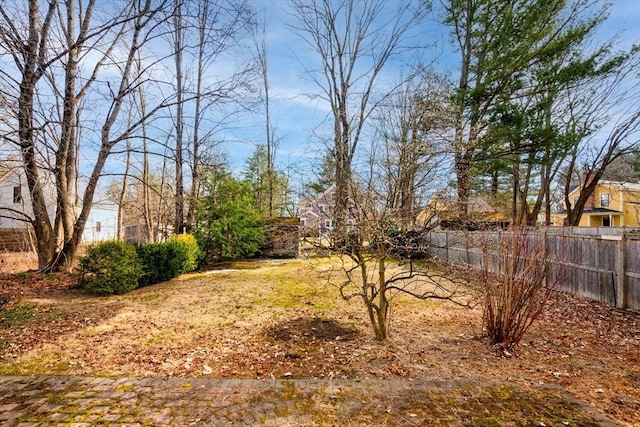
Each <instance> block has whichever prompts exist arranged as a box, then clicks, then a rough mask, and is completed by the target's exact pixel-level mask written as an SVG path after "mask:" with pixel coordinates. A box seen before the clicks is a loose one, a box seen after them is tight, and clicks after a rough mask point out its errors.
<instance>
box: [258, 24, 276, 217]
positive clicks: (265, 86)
mask: <svg viewBox="0 0 640 427" xmlns="http://www.w3.org/2000/svg"><path fill="white" fill-rule="evenodd" d="M263 19H264V18H263ZM266 25H267V23H266V21H263V22H262V23H261V25H260V26H256V29H257V31H256V33H255V35H254V45H255V55H256V60H257V63H258V72H259V74H260V80H261V82H262V91H261V100H262V104H263V105H264V114H265V146H266V149H267V159H266V160H267V187H268V188H267V191H268V195H267V197H268V209H267V215H268V216H269V217H272V216H273V208H274V207H273V204H274V198H275V186H276V180H277V174H276V170H275V157H276V150H277V148H278V144H277V140H276V139H275V138H274V128H273V125H272V121H271V98H270V95H269V89H270V84H269V57H268V53H269V52H268V46H267V37H266Z"/></svg>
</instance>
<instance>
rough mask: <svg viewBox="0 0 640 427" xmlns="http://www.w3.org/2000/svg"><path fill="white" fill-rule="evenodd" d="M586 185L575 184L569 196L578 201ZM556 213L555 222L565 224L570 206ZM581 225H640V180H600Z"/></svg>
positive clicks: (553, 216)
mask: <svg viewBox="0 0 640 427" xmlns="http://www.w3.org/2000/svg"><path fill="white" fill-rule="evenodd" d="M581 191H582V186H575V187H574V188H572V189H571V191H570V193H569V200H570V202H572V203H575V202H576V201H577V200H578V198H579V197H580V192H581ZM563 207H564V209H563V210H561V211H559V212H556V213H555V214H553V215H552V221H553V225H557V226H561V225H565V221H566V218H567V210H566V207H565V206H564V202H563ZM578 226H579V227H638V226H640V184H638V183H629V182H618V181H600V182H599V183H598V185H597V186H596V189H595V191H594V192H593V194H592V195H591V197H589V200H587V203H586V205H585V208H584V211H583V213H582V217H581V218H580V223H579V224H578Z"/></svg>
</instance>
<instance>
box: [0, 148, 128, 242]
mask: <svg viewBox="0 0 640 427" xmlns="http://www.w3.org/2000/svg"><path fill="white" fill-rule="evenodd" d="M44 193H45V201H46V204H47V208H48V212H49V219H50V220H51V221H52V223H53V221H54V215H55V211H54V208H55V200H56V193H55V185H54V183H53V180H51V181H50V182H48V183H47V184H46V185H45V186H44ZM31 218H33V207H32V205H31V198H30V197H29V188H28V186H27V179H26V176H25V172H24V169H23V168H22V165H21V163H20V162H19V161H17V160H14V159H8V160H5V161H3V162H2V163H1V164H0V250H7V251H31V250H33V249H34V248H35V235H34V232H33V229H32V227H31V225H30V219H31ZM116 224H117V207H116V206H115V205H114V204H113V203H111V202H106V201H105V202H96V203H95V204H94V206H93V208H92V209H91V212H90V215H89V218H88V219H87V223H86V225H85V230H84V233H83V243H88V244H91V243H95V242H99V241H104V240H113V239H115V238H116Z"/></svg>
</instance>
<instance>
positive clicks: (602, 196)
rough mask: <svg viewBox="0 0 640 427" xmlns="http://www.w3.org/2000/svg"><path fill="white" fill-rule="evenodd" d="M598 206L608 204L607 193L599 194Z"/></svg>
mask: <svg viewBox="0 0 640 427" xmlns="http://www.w3.org/2000/svg"><path fill="white" fill-rule="evenodd" d="M600 206H602V207H603V208H605V207H607V206H609V193H602V194H600Z"/></svg>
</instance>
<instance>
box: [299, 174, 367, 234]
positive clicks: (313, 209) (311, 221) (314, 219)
mask: <svg viewBox="0 0 640 427" xmlns="http://www.w3.org/2000/svg"><path fill="white" fill-rule="evenodd" d="M335 201H336V186H335V184H333V185H331V186H330V187H329V188H327V189H326V190H325V191H324V192H323V193H322V194H320V195H319V196H318V197H315V198H303V199H302V200H300V202H299V203H298V217H299V218H300V225H301V226H302V234H303V235H304V236H308V237H311V236H327V235H329V234H330V233H331V232H332V231H333V226H334V220H333V207H334V206H335ZM354 225H355V217H354V215H353V214H351V213H349V216H348V218H347V226H348V227H350V228H351V227H353V226H354Z"/></svg>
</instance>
